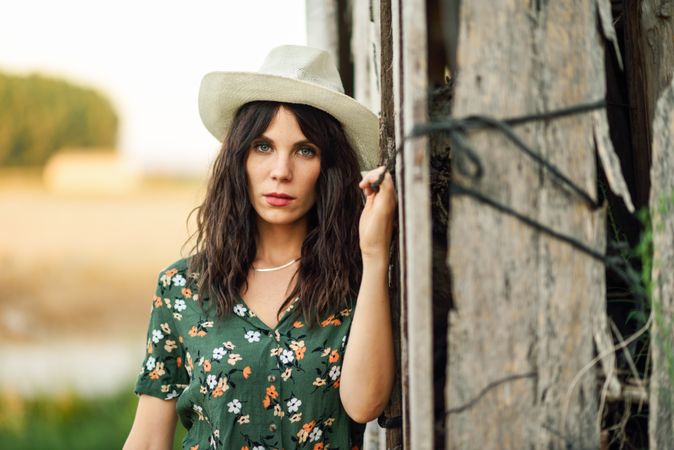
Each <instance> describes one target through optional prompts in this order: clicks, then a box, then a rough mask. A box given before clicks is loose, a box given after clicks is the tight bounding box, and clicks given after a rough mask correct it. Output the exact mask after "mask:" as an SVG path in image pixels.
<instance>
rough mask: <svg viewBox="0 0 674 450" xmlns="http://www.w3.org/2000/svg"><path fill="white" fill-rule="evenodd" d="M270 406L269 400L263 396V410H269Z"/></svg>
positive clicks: (266, 396)
mask: <svg viewBox="0 0 674 450" xmlns="http://www.w3.org/2000/svg"><path fill="white" fill-rule="evenodd" d="M270 405H271V400H270V399H269V396H268V395H265V396H264V399H263V400H262V406H264V409H269V406H270Z"/></svg>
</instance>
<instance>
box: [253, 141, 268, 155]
mask: <svg viewBox="0 0 674 450" xmlns="http://www.w3.org/2000/svg"><path fill="white" fill-rule="evenodd" d="M253 148H254V149H255V150H257V151H259V152H262V153H267V152H268V151H270V150H271V146H270V145H269V143H267V142H264V141H261V142H257V143H254V144H253Z"/></svg>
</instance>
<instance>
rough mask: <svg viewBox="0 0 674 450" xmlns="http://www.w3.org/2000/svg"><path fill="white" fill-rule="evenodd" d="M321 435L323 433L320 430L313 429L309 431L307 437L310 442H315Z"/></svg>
mask: <svg viewBox="0 0 674 450" xmlns="http://www.w3.org/2000/svg"><path fill="white" fill-rule="evenodd" d="M322 434H323V431H322V430H321V429H320V428H318V427H315V428H314V429H313V430H311V434H310V435H309V440H310V441H311V442H315V441H317V440H319V439H320V438H321V435H322Z"/></svg>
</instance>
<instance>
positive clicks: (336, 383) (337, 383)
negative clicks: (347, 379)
mask: <svg viewBox="0 0 674 450" xmlns="http://www.w3.org/2000/svg"><path fill="white" fill-rule="evenodd" d="M339 380H341V378H337V381H335V382H334V383H332V387H333V388H335V389H339Z"/></svg>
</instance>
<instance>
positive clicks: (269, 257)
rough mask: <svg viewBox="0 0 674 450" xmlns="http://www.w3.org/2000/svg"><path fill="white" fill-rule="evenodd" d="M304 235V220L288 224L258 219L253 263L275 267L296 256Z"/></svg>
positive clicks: (305, 224)
mask: <svg viewBox="0 0 674 450" xmlns="http://www.w3.org/2000/svg"><path fill="white" fill-rule="evenodd" d="M306 235H307V222H306V220H303V221H301V222H298V223H294V224H288V225H276V224H270V223H267V222H262V221H259V222H258V224H257V242H256V245H257V254H256V255H255V261H254V262H253V265H254V266H256V267H276V266H280V265H282V264H285V263H287V262H288V261H290V260H292V259H295V258H298V257H299V256H300V254H301V249H302V243H303V242H304V238H305V237H306Z"/></svg>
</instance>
